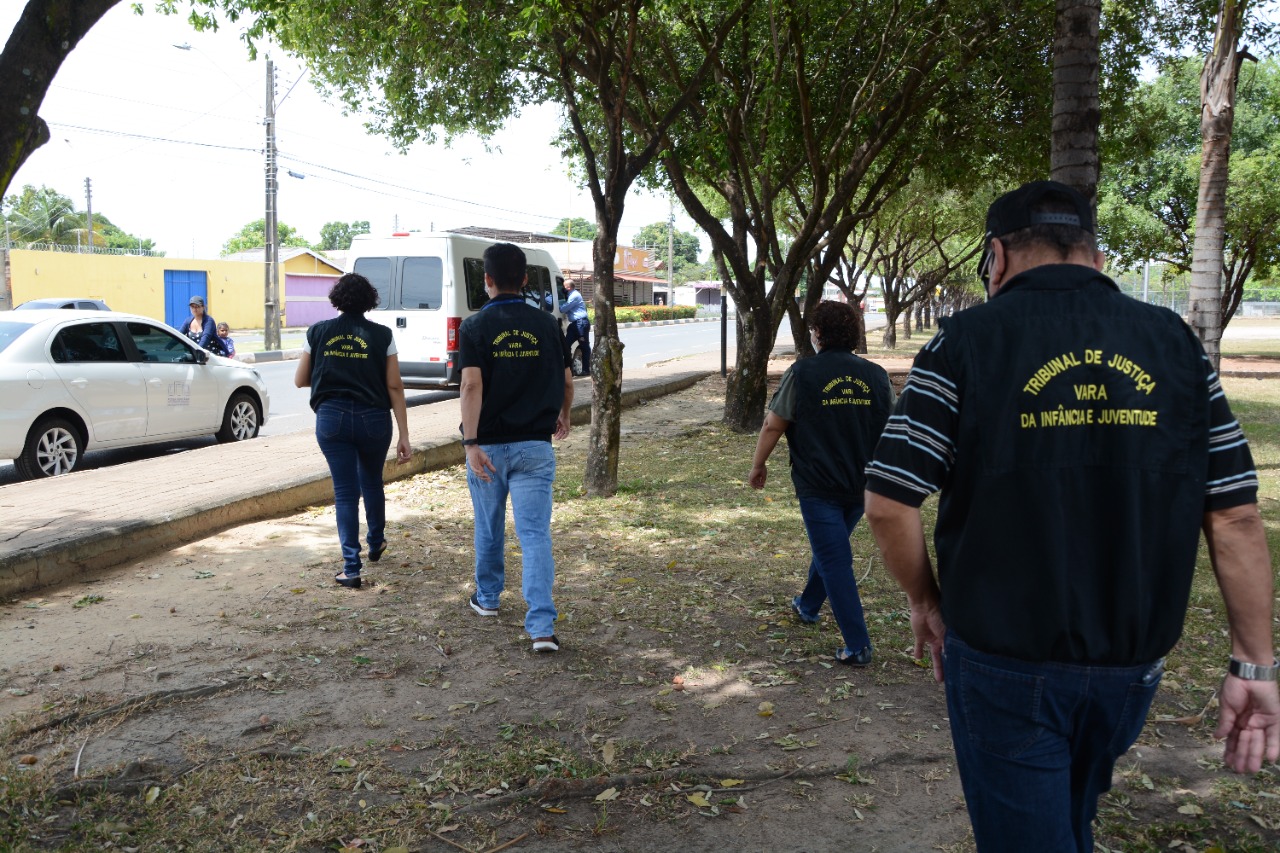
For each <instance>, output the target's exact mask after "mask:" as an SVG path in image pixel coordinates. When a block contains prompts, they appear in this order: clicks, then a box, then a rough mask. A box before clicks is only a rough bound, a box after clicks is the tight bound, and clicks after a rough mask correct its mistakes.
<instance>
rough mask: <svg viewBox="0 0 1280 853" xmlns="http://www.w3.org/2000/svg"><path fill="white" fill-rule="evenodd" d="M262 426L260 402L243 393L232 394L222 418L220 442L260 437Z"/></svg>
mask: <svg viewBox="0 0 1280 853" xmlns="http://www.w3.org/2000/svg"><path fill="white" fill-rule="evenodd" d="M261 425H262V410H261V409H259V408H258V402H257V401H256V400H254V399H253V398H252V397H250V396H249V395H248V394H246V393H244V392H243V391H241V392H239V393H236V394H232V395H231V399H230V400H229V401H228V402H227V411H226V413H224V414H223V416H222V429H220V430H218V441H248V440H249V439H251V438H255V437H256V436H257V435H258V427H259V426H261Z"/></svg>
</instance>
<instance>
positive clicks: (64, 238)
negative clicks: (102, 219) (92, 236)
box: [10, 187, 84, 246]
mask: <svg viewBox="0 0 1280 853" xmlns="http://www.w3.org/2000/svg"><path fill="white" fill-rule="evenodd" d="M12 209H13V213H12V215H11V216H10V222H11V224H12V226H13V228H12V231H13V236H14V237H16V238H17V239H20V240H26V241H28V242H31V243H54V244H57V245H63V246H68V245H70V246H73V245H75V244H76V232H77V231H80V232H81V233H83V230H84V222H83V221H82V220H81V217H80V216H78V215H77V214H76V212H75V208H74V207H73V206H72V203H71V199H69V198H67V197H66V196H64V195H62V194H60V193H58V192H57V191H56V190H52V189H49V188H48V187H41V188H40V189H38V190H37V189H34V188H32V187H27V188H26V190H25V191H24V192H23V193H22V195H21V196H20V197H19V198H18V201H17V203H16V204H14V205H12Z"/></svg>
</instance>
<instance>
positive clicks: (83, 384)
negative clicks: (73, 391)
mask: <svg viewBox="0 0 1280 853" xmlns="http://www.w3.org/2000/svg"><path fill="white" fill-rule="evenodd" d="M67 384H68V385H74V386H76V387H77V388H79V389H80V390H82V391H83V390H84V389H85V388H87V387H89V380H88V379H68V380H67Z"/></svg>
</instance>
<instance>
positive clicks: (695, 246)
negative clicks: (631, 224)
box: [631, 222, 702, 269]
mask: <svg viewBox="0 0 1280 853" xmlns="http://www.w3.org/2000/svg"><path fill="white" fill-rule="evenodd" d="M667 229H668V225H667V223H665V222H654V223H652V224H650V225H646V226H644V227H643V228H641V229H640V230H639V231H637V232H636V236H635V238H634V239H633V240H632V241H631V245H633V246H636V247H640V248H645V249H652V250H653V251H654V257H657V258H665V257H666V256H667V243H668V239H667ZM672 242H674V244H675V245H674V246H673V247H672V248H673V249H674V250H675V259H676V268H677V269H679V267H680V262H681V261H683V262H684V263H686V264H696V263H697V262H698V253H699V251H701V248H702V247H701V244H700V243H699V241H698V237H697V235H695V234H690V233H689V232H688V231H681V230H679V229H675V240H674V241H672Z"/></svg>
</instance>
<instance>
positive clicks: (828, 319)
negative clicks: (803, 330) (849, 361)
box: [808, 301, 858, 350]
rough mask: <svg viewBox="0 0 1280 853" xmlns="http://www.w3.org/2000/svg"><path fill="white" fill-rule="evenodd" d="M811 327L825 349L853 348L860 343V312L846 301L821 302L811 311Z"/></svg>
mask: <svg viewBox="0 0 1280 853" xmlns="http://www.w3.org/2000/svg"><path fill="white" fill-rule="evenodd" d="M808 320H809V328H811V329H813V330H814V331H815V332H817V333H818V340H819V341H820V342H821V343H822V348H823V349H847V350H852V349H853V348H854V347H855V346H857V344H858V313H857V312H856V311H854V310H853V306H852V305H849V304H848V303H846V302H830V301H828V302H819V303H818V304H817V305H815V306H814V308H813V310H812V311H810V312H809V317H808Z"/></svg>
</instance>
